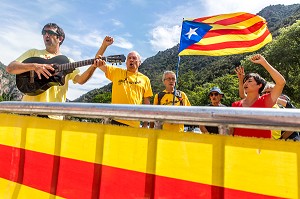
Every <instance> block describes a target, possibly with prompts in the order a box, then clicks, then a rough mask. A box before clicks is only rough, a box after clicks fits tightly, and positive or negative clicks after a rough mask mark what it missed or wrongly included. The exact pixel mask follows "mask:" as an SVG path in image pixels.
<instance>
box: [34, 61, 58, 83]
mask: <svg viewBox="0 0 300 199" xmlns="http://www.w3.org/2000/svg"><path fill="white" fill-rule="evenodd" d="M34 71H35V72H36V74H37V76H38V78H39V79H42V76H41V75H43V76H44V77H46V78H47V79H49V77H51V76H52V73H51V71H54V68H53V64H34Z"/></svg>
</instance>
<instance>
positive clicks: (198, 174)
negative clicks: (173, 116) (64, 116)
mask: <svg viewBox="0 0 300 199" xmlns="http://www.w3.org/2000/svg"><path fill="white" fill-rule="evenodd" d="M0 118H1V120H0V154H1V156H0V198H52V197H54V196H55V197H57V198H104V199H106V198H297V197H298V198H299V194H300V193H299V191H298V189H299V188H298V185H299V177H298V176H299V166H298V164H299V159H300V151H299V143H294V142H284V141H282V142H280V141H274V140H265V139H255V138H242V137H241V138H239V137H230V136H218V135H215V136H214V135H199V134H192V133H174V132H168V131H160V130H149V129H138V128H130V127H118V126H110V125H101V124H93V123H80V122H73V121H57V120H51V119H44V118H34V117H29V116H16V115H8V114H0Z"/></svg>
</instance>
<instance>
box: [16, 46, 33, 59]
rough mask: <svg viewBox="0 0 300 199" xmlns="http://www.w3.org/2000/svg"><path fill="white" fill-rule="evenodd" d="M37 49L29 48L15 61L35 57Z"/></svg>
mask: <svg viewBox="0 0 300 199" xmlns="http://www.w3.org/2000/svg"><path fill="white" fill-rule="evenodd" d="M35 51H36V49H30V50H27V51H26V52H24V53H23V54H22V55H20V57H18V58H17V59H16V60H15V61H17V62H23V61H24V60H25V59H27V58H29V57H34V55H35V53H34V52H35Z"/></svg>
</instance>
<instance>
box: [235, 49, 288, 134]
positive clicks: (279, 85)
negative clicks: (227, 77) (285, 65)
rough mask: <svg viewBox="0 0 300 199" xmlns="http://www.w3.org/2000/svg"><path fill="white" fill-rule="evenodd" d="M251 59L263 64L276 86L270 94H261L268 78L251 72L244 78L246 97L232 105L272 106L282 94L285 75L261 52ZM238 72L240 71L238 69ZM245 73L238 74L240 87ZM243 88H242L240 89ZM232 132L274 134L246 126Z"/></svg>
mask: <svg viewBox="0 0 300 199" xmlns="http://www.w3.org/2000/svg"><path fill="white" fill-rule="evenodd" d="M250 61H251V62H253V63H256V64H260V65H261V66H263V67H264V68H265V69H266V70H267V71H268V72H269V74H270V75H271V77H272V79H273V80H274V82H275V86H274V88H273V89H272V91H271V92H270V93H269V94H265V95H262V96H260V94H261V93H262V91H263V89H264V87H265V85H266V80H264V79H263V78H262V77H261V76H260V75H259V74H257V73H249V74H247V75H246V76H245V77H244V78H243V84H242V86H243V89H244V94H246V96H245V98H244V99H242V100H240V101H236V102H233V103H232V107H253V108H272V107H273V106H274V105H275V104H276V102H277V99H278V97H279V96H280V95H281V93H282V90H283V88H284V85H285V79H284V77H283V76H282V75H281V74H280V73H279V72H278V71H277V70H276V69H275V68H273V67H272V66H271V65H270V64H269V63H268V62H267V60H266V59H265V58H264V57H263V56H262V55H260V54H257V55H254V56H252V57H251V58H250ZM236 72H238V71H236ZM242 75H243V74H238V77H239V87H240V86H241V82H240V76H242ZM239 90H241V89H239ZM231 133H232V134H233V135H234V136H246V137H261V138H271V137H272V134H271V131H270V130H259V129H245V128H233V129H231Z"/></svg>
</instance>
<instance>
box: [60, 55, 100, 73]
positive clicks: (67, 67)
mask: <svg viewBox="0 0 300 199" xmlns="http://www.w3.org/2000/svg"><path fill="white" fill-rule="evenodd" d="M101 59H103V60H105V61H106V58H105V57H101ZM94 60H95V59H87V60H83V61H78V62H72V63H66V64H59V65H57V71H56V72H61V71H64V70H71V69H75V68H78V67H81V66H86V65H91V64H93V63H94Z"/></svg>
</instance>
